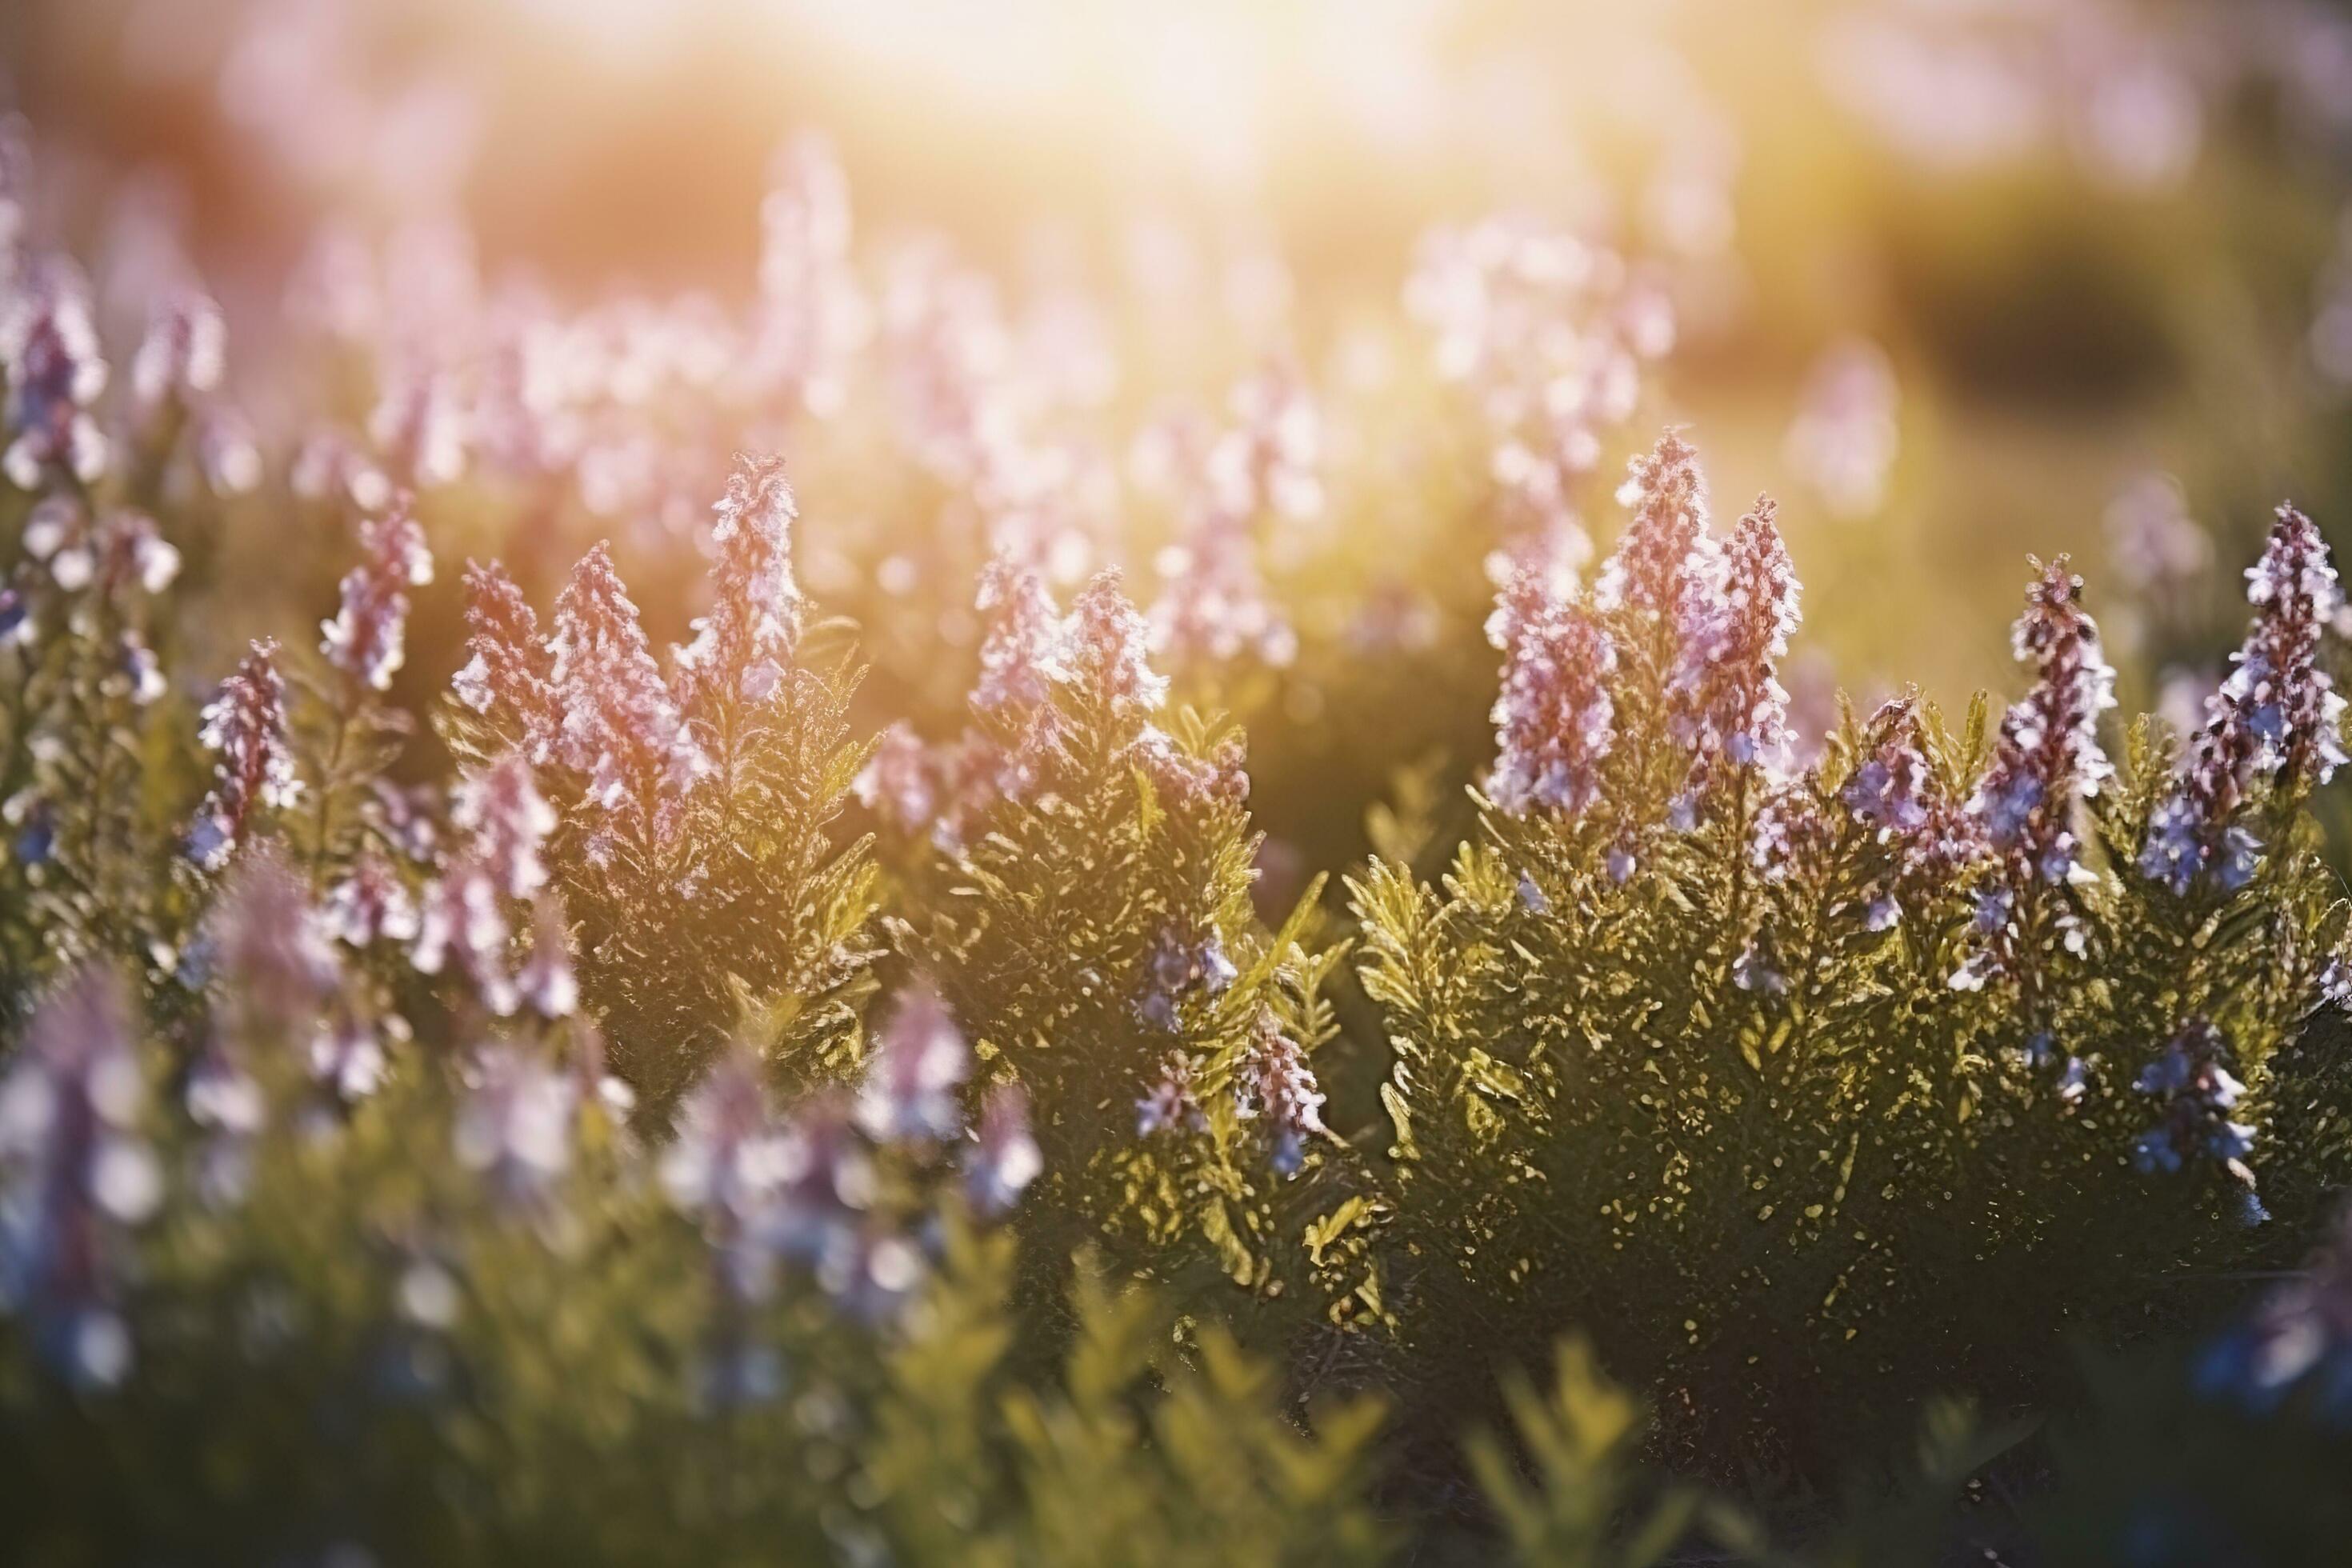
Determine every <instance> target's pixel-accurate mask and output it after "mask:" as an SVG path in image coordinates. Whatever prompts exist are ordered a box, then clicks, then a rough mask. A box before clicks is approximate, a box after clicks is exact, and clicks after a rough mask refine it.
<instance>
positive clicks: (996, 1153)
mask: <svg viewBox="0 0 2352 1568" xmlns="http://www.w3.org/2000/svg"><path fill="white" fill-rule="evenodd" d="M1044 1172H1045V1156H1044V1155H1043V1154H1042V1153H1040V1152H1038V1149H1037V1139H1036V1136H1035V1134H1034V1133H1033V1132H1031V1131H1030V1130H1029V1095H1028V1091H1027V1090H1025V1089H1023V1088H1022V1087H1021V1086H1020V1085H1019V1084H1017V1083H1000V1084H997V1085H995V1086H994V1087H993V1088H992V1089H989V1091H988V1093H987V1094H986V1095H985V1096H983V1097H982V1100H981V1102H980V1126H979V1128H978V1130H977V1132H976V1135H975V1140H974V1142H973V1143H972V1147H971V1154H970V1156H969V1157H968V1159H967V1160H966V1162H965V1166H964V1186H965V1191H966V1193H967V1194H968V1195H969V1197H970V1199H971V1206H972V1212H974V1213H975V1214H977V1215H980V1216H981V1217H982V1218H983V1219H998V1218H1002V1217H1003V1215H1006V1214H1008V1213H1010V1212H1011V1211H1012V1208H1013V1205H1014V1204H1016V1203H1018V1202H1020V1201H1021V1194H1022V1193H1023V1192H1024V1191H1025V1190H1027V1188H1028V1186H1029V1184H1030V1183H1032V1182H1034V1181H1035V1180H1036V1179H1037V1178H1038V1176H1039V1175H1041V1174H1042V1173H1044Z"/></svg>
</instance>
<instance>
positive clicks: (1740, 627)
mask: <svg viewBox="0 0 2352 1568" xmlns="http://www.w3.org/2000/svg"><path fill="white" fill-rule="evenodd" d="M1679 616H1680V618H1681V620H1682V623H1683V624H1682V626H1681V646H1680V647H1679V649H1678V651H1677V658H1676V663H1675V672H1674V675H1673V678H1672V679H1670V681H1669V682H1668V684H1667V696H1668V700H1669V702H1670V704H1671V707H1670V710H1669V714H1668V717H1667V721H1666V727H1667V732H1668V733H1669V734H1671V735H1672V736H1673V737H1674V740H1675V743H1676V744H1677V745H1679V746H1682V747H1684V748H1685V749H1687V750H1688V751H1689V752H1691V753H1692V760H1691V771H1690V777H1689V781H1688V783H1687V784H1685V787H1684V790H1683V792H1682V794H1681V795H1679V796H1678V797H1677V799H1676V801H1675V811H1676V813H1677V815H1678V816H1681V817H1683V818H1684V819H1685V821H1687V820H1689V819H1691V818H1693V817H1695V816H1696V814H1697V811H1698V808H1699V804H1700V803H1701V802H1702V801H1703V800H1704V799H1705V797H1706V794H1707V792H1708V791H1709V789H1710V788H1711V787H1713V786H1714V785H1715V784H1717V780H1718V777H1719V775H1721V774H1722V773H1725V772H1726V771H1727V770H1730V771H1737V770H1740V769H1746V768H1749V767H1752V766H1758V765H1761V766H1763V767H1764V768H1766V769H1767V770H1768V771H1769V770H1774V769H1777V768H1778V767H1779V766H1780V764H1781V763H1782V761H1783V759H1784V753H1785V752H1786V750H1787V746H1788V735H1787V728H1788V712H1789V694H1788V692H1787V691H1786V690H1785V689H1782V687H1781V685H1780V680H1779V679H1777V678H1776V677H1775V675H1774V673H1773V670H1774V667H1775V665H1776V664H1777V663H1778V662H1779V661H1780V659H1781V658H1785V657H1786V656H1787V654H1788V651H1789V637H1790V634H1791V633H1792V632H1794V631H1795V630H1796V629H1797V578H1796V574H1795V572H1794V571H1792V570H1791V569H1790V565H1789V552H1788V550H1787V549H1786V547H1784V546H1783V545H1782V544H1781V542H1780V530H1779V528H1778V527H1776V526H1775V525H1774V522H1773V508H1772V503H1771V501H1770V500H1759V501H1758V503H1757V506H1756V510H1753V511H1751V512H1749V513H1748V515H1747V516H1745V517H1743V518H1741V519H1740V520H1739V527H1738V530H1737V531H1735V532H1734V533H1733V535H1732V537H1731V541H1730V543H1729V545H1728V546H1727V549H1726V551H1725V553H1724V563H1723V582H1722V584H1721V587H1720V589H1719V590H1717V588H1716V587H1715V585H1714V584H1708V583H1706V582H1705V581H1703V580H1701V579H1699V578H1696V577H1694V578H1691V579H1689V580H1687V581H1685V584H1684V586H1683V602H1682V604H1681V605H1680V606H1679Z"/></svg>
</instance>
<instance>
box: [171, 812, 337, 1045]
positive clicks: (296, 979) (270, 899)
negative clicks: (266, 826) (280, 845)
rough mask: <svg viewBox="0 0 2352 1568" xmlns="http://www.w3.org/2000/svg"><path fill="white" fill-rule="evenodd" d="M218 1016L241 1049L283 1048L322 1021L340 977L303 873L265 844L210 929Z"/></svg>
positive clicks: (208, 923) (240, 869) (217, 908)
mask: <svg viewBox="0 0 2352 1568" xmlns="http://www.w3.org/2000/svg"><path fill="white" fill-rule="evenodd" d="M203 945H204V948H205V952H207V954H208V955H209V963H210V967H211V969H212V970H213V972H214V973H215V975H216V976H217V982H218V984H217V987H216V992H215V995H216V1001H215V1016H217V1017H219V1018H220V1019H221V1020H222V1021H223V1023H224V1024H225V1026H226V1033H227V1034H228V1036H229V1037H231V1038H232V1039H235V1040H236V1041H238V1042H240V1043H241V1044H246V1043H249V1044H252V1045H254V1046H256V1047H277V1048H279V1049H284V1048H286V1047H288V1045H289V1043H290V1042H292V1041H295V1040H297V1039H299V1038H300V1037H302V1036H303V1035H304V1033H305V1032H306V1031H307V1030H309V1029H310V1027H311V1026H313V1025H314V1024H315V1022H316V1021H317V1019H318V1017H319V1016H320V1012H321V1011H322V1010H323V1009H324V1007H325V1006H326V1004H327V1000H328V998H330V997H331V996H332V995H333V994H335V991H336V988H337V986H338V984H340V983H341V978H342V965H341V962H340V961H339V960H338V959H337V957H336V955H335V949H334V945H333V943H332V942H331V940H330V939H329V936H328V933H327V930H326V925H325V922H324V921H321V920H320V917H319V912H318V910H316V909H315V908H313V907H312V905H311V903H310V889H309V888H308V887H307V886H306V885H305V884H304V882H303V880H302V879H301V877H300V876H299V875H298V874H297V873H296V872H295V871H294V869H293V868H291V867H289V865H287V864H286V862H285V861H284V860H283V859H282V858H280V857H279V856H278V853H277V852H276V851H275V850H274V849H272V848H270V847H268V846H267V845H263V846H257V847H255V848H254V849H253V850H252V851H250V852H248V853H247V855H245V856H244V857H243V858H240V860H239V861H238V863H237V866H236V870H235V872H234V873H233V874H232V875H231V877H230V878H229V879H228V881H227V883H226V886H225V887H224V888H223V889H221V895H220V898H219V900H218V901H217V902H215V904H214V906H213V908H212V910H211V912H210V913H209V914H207V915H206V917H205V925H204V936H203Z"/></svg>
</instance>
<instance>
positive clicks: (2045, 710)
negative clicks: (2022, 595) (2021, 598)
mask: <svg viewBox="0 0 2352 1568" xmlns="http://www.w3.org/2000/svg"><path fill="white" fill-rule="evenodd" d="M2040 571H2041V575H2040V576H2039V577H2037V578H2036V579H2035V580H2034V582H2033V584H2032V587H2031V588H2030V589H2029V590H2028V591H2027V594H2026V609H2025V614H2024V615H2023V616H2020V617H2019V618H2018V622H2017V625H2016V627H2015V629H2014V631H2013V632H2012V634H2011V647H2013V648H2014V649H2015V650H2016V654H2017V657H2018V659H2019V660H2020V661H2021V662H2022V663H2026V664H2031V665H2032V666H2033V667H2034V669H2035V673H2036V679H2035V681H2034V684H2033V687H2032V689H2031V690H2029V691H2028V692H2027V693H2026V694H2025V695H2024V696H2023V697H2021V698H2020V699H2019V700H2017V701H2016V702H2014V703H2012V704H2011V706H2010V709H2009V711H2008V712H2006V713H2005V714H2003V715H2002V716H2001V723H2000V738H1999V740H1998V742H1996V744H1995V748H1994V752H1993V758H1992V763H1991V765H1990V767H1989V768H1987V770H1986V772H1985V775H1984V777H1983V778H1982V779H1981V780H1980V781H1979V784H1978V785H1977V793H1976V795H1975V798H1974V799H1973V801H1972V802H1971V803H1970V810H1971V812H1972V813H1973V815H1974V816H1976V818H1977V820H1978V821H1979V823H1980V824H1981V825H1982V826H1983V827H1984V830H1985V835H1986V837H1987V838H1988V839H1990V842H1991V844H1992V847H1994V848H1995V849H1996V850H1998V851H2000V853H2001V854H2002V855H2003V856H2005V857H2007V858H2009V860H2010V861H2011V864H2012V865H2013V866H2015V867H2016V868H2019V873H2020V875H2021V876H2023V875H2025V874H2027V873H2029V872H2030V873H2031V874H2033V875H2038V876H2039V877H2040V878H2041V879H2042V880H2043V881H2045V882H2052V883H2056V882H2063V881H2064V880H2066V879H2068V877H2069V876H2070V875H2071V874H2072V873H2073V871H2074V868H2075V864H2076V853H2077V850H2078V848H2079V843H2078V841H2077V839H2076V837H2075V835H2074V806H2075V803H2076V802H2077V801H2078V800H2083V799H2087V798H2088V797H2090V796H2092V795H2097V794H2098V793H2099V786H2100V785H2101V784H2103V783H2105V781H2106V779H2107V778H2108V777H2109V776H2111V775H2112V774H2113V773H2114V771H2115V770H2114V769H2113V768H2112V767H2111V766H2110V765H2109V763H2108V762H2107V757H2106V753H2105V752H2104V751H2102V750H2101V749H2100V746H2099V735H2098V724H2099V715H2100V713H2101V712H2103V711H2104V710H2106V709H2109V708H2112V707H2114V706H2115V701H2116V699H2115V683H2116V675H2115V671H2114V670H2113V669H2112V668H2109V667H2108V665H2107V663H2106V660H2105V658H2103V657H2102V656H2101V654H2100V650H2099V630H2098V626H2096V624H2095V623H2094V622H2093V621H2092V619H2091V617H2090V616H2088V615H2086V614H2084V611H2083V607H2082V596H2083V580H2082V579H2081V578H2080V577H2077V576H2074V574H2072V573H2070V572H2068V571H2067V569H2066V558H2065V557H2064V556H2063V555H2062V556H2060V557H2059V558H2058V559H2057V560H2055V561H2053V562H2052V563H2050V564H2049V565H2048V566H2047V567H2045V568H2040Z"/></svg>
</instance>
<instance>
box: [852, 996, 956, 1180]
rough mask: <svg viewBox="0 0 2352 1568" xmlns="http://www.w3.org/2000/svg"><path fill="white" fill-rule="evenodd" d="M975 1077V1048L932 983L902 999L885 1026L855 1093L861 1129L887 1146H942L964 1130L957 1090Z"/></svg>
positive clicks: (900, 998)
mask: <svg viewBox="0 0 2352 1568" xmlns="http://www.w3.org/2000/svg"><path fill="white" fill-rule="evenodd" d="M969 1077H971V1046H969V1045H968V1044H966V1043H965V1040H964V1037H963V1031H962V1030H961V1029H959V1028H957V1027H956V1023H955V1019H954V1018H952V1017H951V1016H949V1014H948V1008H947V1004H946V1003H945V1002H943V1001H941V1000H940V994H939V993H938V992H937V991H936V990H934V989H933V988H932V987H931V986H930V984H929V983H928V982H918V983H917V984H915V985H913V986H912V987H910V988H909V989H908V991H907V993H906V994H904V995H902V996H901V997H899V999H898V1005H897V1006H896V1007H894V1008H893V1009H892V1010H891V1013H890V1016H889V1018H888V1020H887V1022H886V1023H884V1025H883V1026H882V1032H881V1038H880V1041H879V1043H878V1045H877V1047H876V1049H875V1054H874V1061H873V1065H872V1066H871V1067H870V1068H868V1069H867V1072H866V1082H865V1083H864V1085H863V1086H861V1087H860V1089H859V1090H858V1094H857V1125H858V1126H859V1127H860V1128H862V1129H863V1130H864V1131H865V1132H866V1136H868V1137H870V1138H874V1139H877V1140H880V1141H884V1142H894V1141H897V1140H900V1139H928V1140H931V1141H938V1140H941V1139H946V1138H951V1137H953V1136H954V1135H955V1134H956V1132H957V1131H960V1130H961V1127H962V1125H963V1110H962V1107H961V1105H960V1104H959V1103H958V1102H957V1099H956V1091H957V1089H960V1088H961V1086H962V1084H963V1081H964V1079H967V1078H969Z"/></svg>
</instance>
